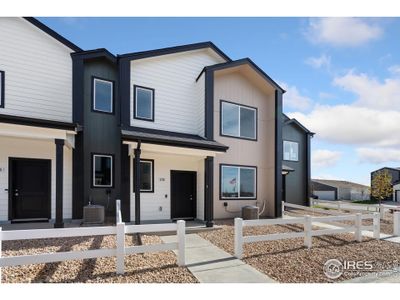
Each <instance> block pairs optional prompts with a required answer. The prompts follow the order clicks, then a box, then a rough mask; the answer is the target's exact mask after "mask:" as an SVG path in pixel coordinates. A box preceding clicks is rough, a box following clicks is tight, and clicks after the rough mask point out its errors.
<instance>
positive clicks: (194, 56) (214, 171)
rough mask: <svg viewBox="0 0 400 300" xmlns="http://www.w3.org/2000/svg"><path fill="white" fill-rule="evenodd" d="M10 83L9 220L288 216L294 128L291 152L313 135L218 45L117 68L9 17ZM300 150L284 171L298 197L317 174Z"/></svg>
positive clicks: (265, 79)
mask: <svg viewBox="0 0 400 300" xmlns="http://www.w3.org/2000/svg"><path fill="white" fill-rule="evenodd" d="M0 76H1V78H0V82H1V90H0V95H1V102H0V188H1V192H0V221H8V222H9V221H29V220H31V221H32V220H36V221H38V220H52V221H53V220H55V226H56V227H62V226H63V222H64V221H65V220H68V219H77V220H79V219H82V217H83V207H84V206H85V205H88V204H89V203H91V204H99V205H103V206H105V208H106V213H107V215H108V216H114V215H115V199H121V206H122V217H123V220H124V221H126V222H130V221H132V222H135V223H136V224H139V223H141V222H143V221H146V222H151V221H155V220H157V221H159V220H163V221H165V220H171V219H198V220H203V221H204V222H205V223H206V224H207V226H212V224H213V220H214V219H219V218H232V217H234V216H237V215H240V208H241V207H242V206H245V205H255V204H257V205H258V206H260V207H261V206H262V205H263V203H264V204H265V210H264V212H263V215H264V216H268V217H279V216H280V215H281V200H282V188H281V187H282V172H286V171H285V170H282V158H283V155H284V154H283V140H282V126H283V124H285V126H292V125H293V126H294V129H293V131H294V133H290V130H287V131H286V129H285V130H284V132H285V134H287V136H288V140H289V137H293V139H295V135H296V134H297V133H296V132H297V131H299V133H298V137H299V138H300V136H301V134H300V132H301V131H302V130H303V129H302V128H301V126H300V125H299V124H297V123H298V122H297V121H293V122H292V123H290V122H285V123H284V121H283V120H282V118H283V114H282V94H283V93H284V90H283V89H282V88H281V87H280V86H279V85H278V84H277V83H276V82H275V81H273V80H272V79H271V78H270V77H269V76H268V75H267V74H266V73H265V72H264V71H263V70H261V69H260V68H259V67H258V66H257V65H255V64H254V63H253V62H252V61H251V60H250V59H248V58H246V59H240V60H231V59H230V58H229V57H228V56H227V55H226V54H224V53H223V52H222V51H221V50H220V49H218V48H217V47H216V46H215V45H214V44H213V43H211V42H205V43H198V44H191V45H184V46H178V47H171V48H164V49H158V50H151V51H144V52H136V53H128V54H123V55H118V56H114V55H113V54H111V53H110V52H108V51H107V50H106V49H96V50H89V51H83V50H81V49H80V48H79V47H77V46H76V45H74V44H72V43H71V42H69V41H67V40H66V39H65V38H63V37H61V36H60V35H58V34H57V33H55V32H54V31H52V30H51V29H49V28H48V27H46V26H44V25H43V24H42V23H40V22H39V21H37V20H36V19H33V18H0ZM71 87H72V88H71ZM296 127H299V128H300V129H296ZM307 136H308V137H309V136H310V135H309V134H307ZM302 138H303V137H302ZM290 140H292V138H290ZM296 141H297V140H296ZM302 143H303V140H301V141H300V140H299V145H300V144H302ZM307 143H309V139H308V142H307ZM299 149H300V150H299V153H298V156H299V162H294V161H287V162H285V164H287V165H288V166H289V167H290V168H292V169H293V170H294V171H293V172H292V173H291V174H290V175H288V181H287V184H288V185H290V189H292V183H291V181H290V180H289V176H291V175H292V174H293V175H295V174H296V172H298V174H300V173H301V174H306V172H309V169H308V171H305V169H307V168H308V167H306V165H308V164H309V153H308V154H307V153H306V152H308V151H309V150H303V148H302V147H301V146H299ZM291 155H294V154H293V153H292V152H291ZM292 157H293V156H292ZM303 158H305V159H307V161H306V162H304V164H303V162H302V161H301V160H303ZM300 163H301V165H302V166H301V167H300V168H299V169H298V165H300ZM308 174H309V173H308ZM307 176H309V175H307ZM296 180H297V181H295V182H294V183H293V188H295V189H299V190H300V189H301V193H302V194H304V195H306V193H307V191H306V190H307V188H306V187H304V186H303V187H302V186H301V185H302V184H301V183H300V181H299V180H298V179H296ZM301 182H304V185H306V184H307V179H304V177H303V179H302V181H301ZM139 191H140V192H139ZM286 192H287V195H289V189H288V188H286ZM290 195H293V196H291V199H292V200H293V201H296V202H297V201H299V202H300V201H301V199H300V198H299V199H300V200H294V194H292V191H290ZM304 195H302V196H301V198H303V197H304ZM292 200H289V202H290V201H292Z"/></svg>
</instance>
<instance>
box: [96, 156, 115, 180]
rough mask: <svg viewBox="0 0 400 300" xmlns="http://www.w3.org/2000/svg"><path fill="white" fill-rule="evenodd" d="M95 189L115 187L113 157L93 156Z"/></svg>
mask: <svg viewBox="0 0 400 300" xmlns="http://www.w3.org/2000/svg"><path fill="white" fill-rule="evenodd" d="M92 161H93V187H112V186H113V156H112V155H108V154H93V157H92Z"/></svg>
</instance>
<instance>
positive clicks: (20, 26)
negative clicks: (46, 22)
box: [0, 18, 72, 122]
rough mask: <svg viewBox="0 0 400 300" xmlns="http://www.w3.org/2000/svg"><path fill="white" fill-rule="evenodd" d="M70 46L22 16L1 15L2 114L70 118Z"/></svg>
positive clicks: (40, 117) (0, 109)
mask: <svg viewBox="0 0 400 300" xmlns="http://www.w3.org/2000/svg"><path fill="white" fill-rule="evenodd" d="M71 52H72V50H71V49H69V48H68V47H66V46H65V45H63V44H62V43H60V42H59V41H57V40H55V39H54V38H53V37H51V36H49V35H48V34H46V33H45V32H43V31H42V30H40V29H39V28H37V27H36V26H34V25H32V24H31V23H29V22H28V21H26V20H24V19H22V18H0V70H2V71H5V108H0V113H1V114H7V115H15V116H23V117H29V118H38V119H48V120H55V121H63V122H71V121H72V59H71V56H70V53H71Z"/></svg>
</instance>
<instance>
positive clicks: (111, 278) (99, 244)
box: [2, 235, 197, 283]
mask: <svg viewBox="0 0 400 300" xmlns="http://www.w3.org/2000/svg"><path fill="white" fill-rule="evenodd" d="M160 242H161V240H160V238H159V237H157V236H142V243H143V244H156V243H160ZM135 244H138V242H137V238H136V236H128V235H126V245H129V246H130V245H135ZM114 247H115V236H96V237H78V238H62V239H41V240H25V241H8V242H7V241H6V242H3V252H2V255H3V256H10V255H29V254H39V253H50V252H62V251H79V250H86V249H98V248H114ZM115 262H116V259H115V257H110V258H105V257H103V258H98V259H88V260H70V261H64V262H59V263H49V264H35V265H25V266H18V267H5V268H3V269H2V282H4V283H28V282H59V283H64V282H85V283H102V282H108V283H111V282H120V283H195V282H197V279H196V278H195V277H194V276H193V275H192V274H191V273H190V272H189V270H188V269H187V268H185V267H178V265H177V261H176V256H175V254H174V253H173V252H172V251H165V252H159V253H146V254H134V255H126V256H125V274H124V275H116V273H115V271H116V269H115Z"/></svg>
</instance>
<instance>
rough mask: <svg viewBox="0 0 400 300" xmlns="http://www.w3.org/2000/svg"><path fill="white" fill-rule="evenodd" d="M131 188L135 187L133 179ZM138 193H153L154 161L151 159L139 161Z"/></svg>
mask: <svg viewBox="0 0 400 300" xmlns="http://www.w3.org/2000/svg"><path fill="white" fill-rule="evenodd" d="M133 163H135V162H133ZM133 186H135V179H133ZM140 192H142V193H143V192H144V193H153V192H154V160H152V159H141V160H140Z"/></svg>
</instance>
